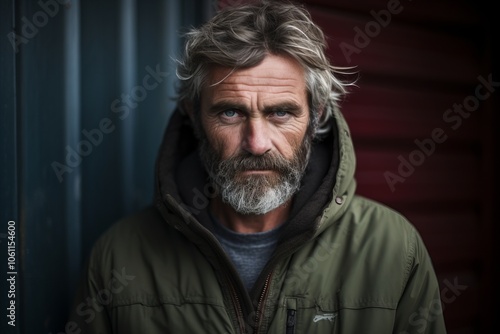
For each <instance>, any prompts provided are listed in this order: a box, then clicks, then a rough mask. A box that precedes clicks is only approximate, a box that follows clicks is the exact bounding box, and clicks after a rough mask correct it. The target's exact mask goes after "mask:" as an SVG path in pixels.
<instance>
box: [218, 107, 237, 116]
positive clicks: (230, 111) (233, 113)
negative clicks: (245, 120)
mask: <svg viewBox="0 0 500 334" xmlns="http://www.w3.org/2000/svg"><path fill="white" fill-rule="evenodd" d="M222 115H224V116H225V117H229V118H232V117H235V116H238V113H237V112H236V110H234V109H228V110H224V111H223V112H222Z"/></svg>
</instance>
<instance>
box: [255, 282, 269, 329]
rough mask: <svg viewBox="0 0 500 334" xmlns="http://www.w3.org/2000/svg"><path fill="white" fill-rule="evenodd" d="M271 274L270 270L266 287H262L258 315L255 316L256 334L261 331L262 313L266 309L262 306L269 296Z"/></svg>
mask: <svg viewBox="0 0 500 334" xmlns="http://www.w3.org/2000/svg"><path fill="white" fill-rule="evenodd" d="M271 276H272V272H270V273H269V275H267V277H266V281H265V283H264V287H263V288H262V293H261V294H260V298H259V302H258V303H257V313H256V317H255V318H256V319H255V334H258V333H259V327H260V320H261V319H262V317H261V316H260V315H261V314H262V313H263V311H264V310H262V308H263V304H264V300H265V298H266V296H267V291H268V288H269V282H270V281H271Z"/></svg>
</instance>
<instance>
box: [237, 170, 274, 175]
mask: <svg viewBox="0 0 500 334" xmlns="http://www.w3.org/2000/svg"><path fill="white" fill-rule="evenodd" d="M270 173H276V171H275V170H272V169H247V170H244V171H241V174H243V175H259V174H262V175H263V174H270Z"/></svg>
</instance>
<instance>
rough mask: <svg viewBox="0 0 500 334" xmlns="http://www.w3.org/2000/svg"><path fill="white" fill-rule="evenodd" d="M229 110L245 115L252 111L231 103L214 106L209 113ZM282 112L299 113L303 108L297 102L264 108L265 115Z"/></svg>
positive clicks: (223, 102) (244, 106)
mask: <svg viewBox="0 0 500 334" xmlns="http://www.w3.org/2000/svg"><path fill="white" fill-rule="evenodd" d="M228 109H238V110H241V111H242V112H244V113H249V112H250V109H249V108H248V107H247V106H246V105H245V104H242V103H238V102H231V101H220V102H217V103H216V104H214V105H212V106H211V107H210V109H209V110H208V112H209V113H211V114H216V113H219V112H221V111H224V110H228ZM282 110H284V111H288V112H292V113H297V112H299V111H301V106H300V105H299V104H297V103H295V102H290V101H287V102H281V103H277V104H274V105H269V106H265V107H264V113H266V114H269V113H273V112H276V111H282Z"/></svg>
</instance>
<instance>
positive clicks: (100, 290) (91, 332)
mask: <svg viewBox="0 0 500 334" xmlns="http://www.w3.org/2000/svg"><path fill="white" fill-rule="evenodd" d="M90 263H92V262H91V261H90ZM103 281H104V280H103V279H102V277H101V276H100V275H99V273H98V271H97V270H95V269H94V268H92V266H91V264H87V265H86V266H85V272H84V275H83V276H82V279H81V282H80V285H79V287H78V290H77V292H76V295H75V298H74V302H73V306H72V307H71V309H70V315H69V321H68V322H67V323H66V333H75V334H76V333H79V334H111V333H113V330H112V328H111V322H110V317H109V310H108V307H107V306H108V304H109V302H107V301H109V299H107V298H109V295H110V291H109V287H105V286H104V284H102V283H103ZM68 326H69V328H68Z"/></svg>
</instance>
